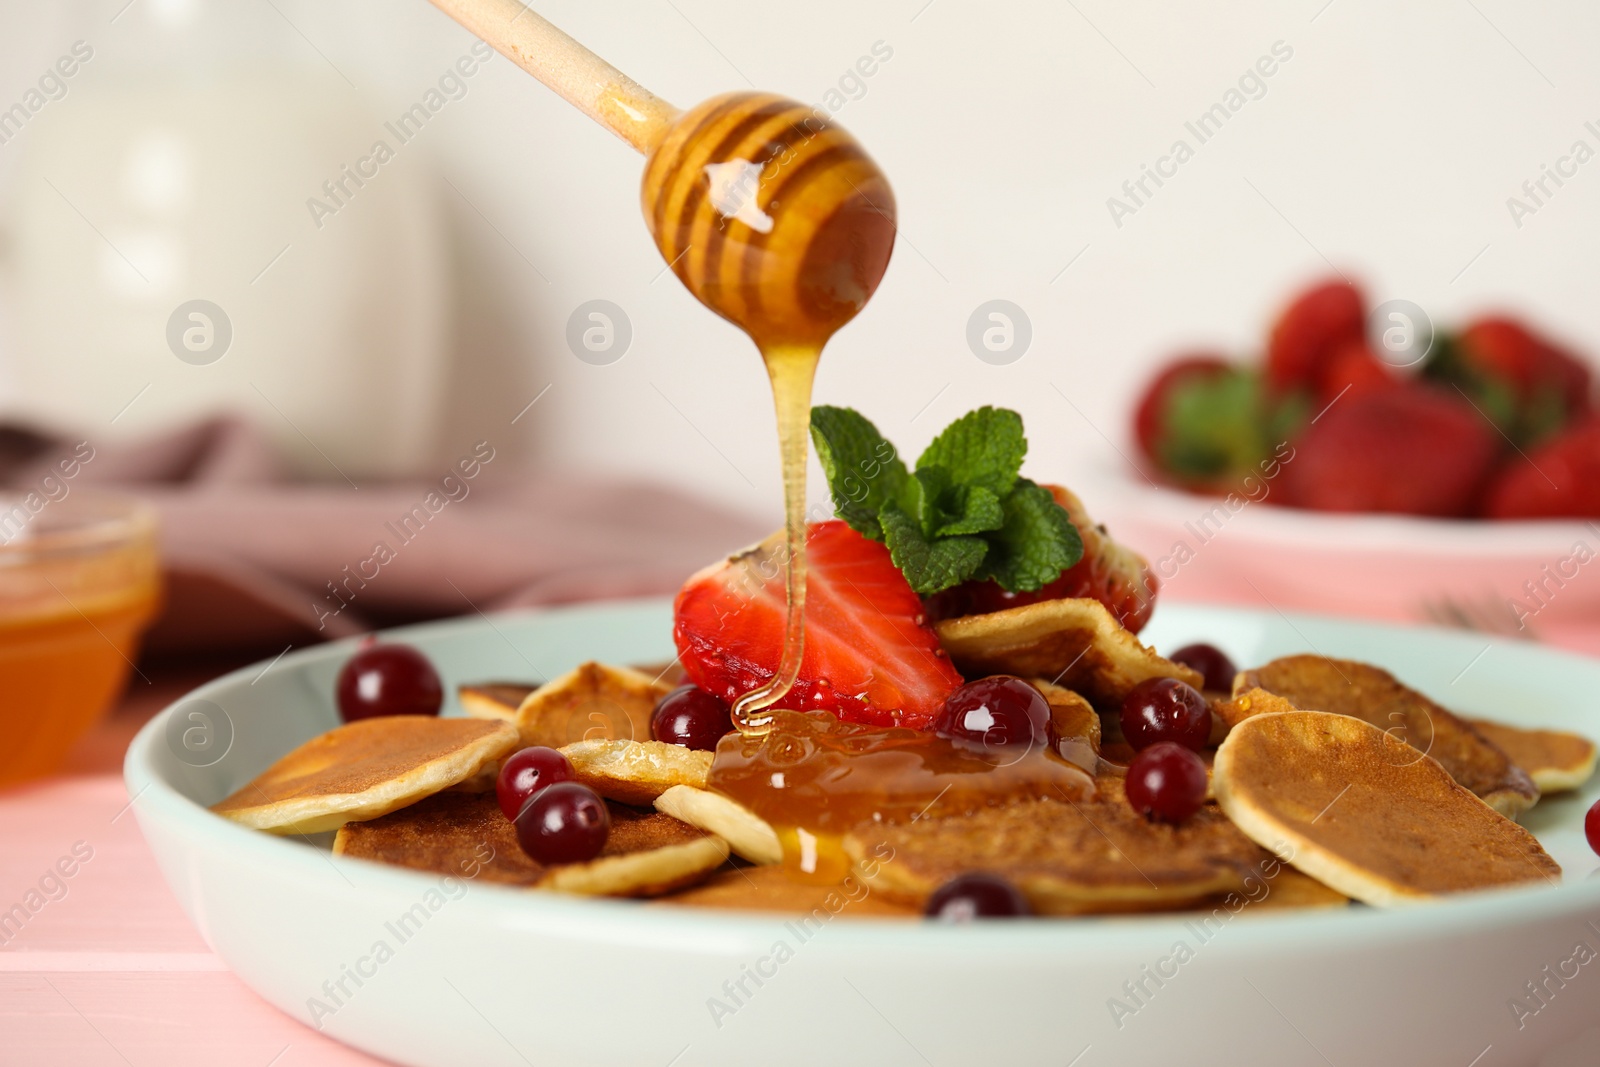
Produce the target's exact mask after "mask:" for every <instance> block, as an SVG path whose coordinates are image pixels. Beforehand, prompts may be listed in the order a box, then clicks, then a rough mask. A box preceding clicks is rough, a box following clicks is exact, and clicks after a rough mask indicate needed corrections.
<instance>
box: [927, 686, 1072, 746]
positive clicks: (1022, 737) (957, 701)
mask: <svg viewBox="0 0 1600 1067" xmlns="http://www.w3.org/2000/svg"><path fill="white" fill-rule="evenodd" d="M933 729H934V732H935V733H937V734H938V735H939V736H940V737H948V738H952V739H955V740H961V741H976V742H979V743H981V744H983V745H986V746H988V745H1026V744H1033V743H1037V744H1040V745H1043V744H1046V743H1047V741H1048V738H1049V735H1050V702H1049V701H1048V700H1046V699H1045V698H1044V694H1043V693H1041V692H1039V691H1038V690H1037V689H1035V688H1034V687H1033V686H1031V685H1029V684H1028V683H1027V682H1025V681H1023V680H1022V679H1021V678H1013V677H1011V676H1009V675H1004V674H997V675H995V676H994V677H992V678H979V679H978V680H977V681H975V682H968V683H967V684H966V685H964V686H962V687H961V688H960V689H957V690H956V691H955V692H954V693H951V694H950V695H949V696H948V697H946V698H945V701H944V707H943V708H942V709H941V710H940V712H939V715H938V717H937V718H935V719H934V722H933Z"/></svg>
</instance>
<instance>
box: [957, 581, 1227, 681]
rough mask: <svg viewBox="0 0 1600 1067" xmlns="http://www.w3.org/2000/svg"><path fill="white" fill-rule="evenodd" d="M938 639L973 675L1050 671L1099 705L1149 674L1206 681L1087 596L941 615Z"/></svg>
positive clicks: (1026, 675)
mask: <svg viewBox="0 0 1600 1067" xmlns="http://www.w3.org/2000/svg"><path fill="white" fill-rule="evenodd" d="M934 629H935V630H936V631H937V632H938V635H939V643H940V644H941V645H943V646H944V650H945V651H946V652H948V653H949V654H950V659H951V660H952V661H953V662H954V663H955V665H956V669H958V670H959V671H961V673H962V674H964V675H966V676H967V677H968V678H976V677H981V676H983V675H986V674H1016V675H1021V676H1022V677H1024V678H1044V679H1047V680H1049V681H1051V682H1052V683H1054V684H1056V685H1062V686H1066V687H1067V688H1068V689H1073V690H1076V691H1077V692H1078V693H1081V694H1082V695H1083V696H1085V697H1087V698H1088V699H1089V701H1090V702H1091V703H1093V704H1094V705H1095V706H1096V707H1114V706H1117V705H1119V704H1121V703H1122V698H1123V697H1125V696H1127V695H1128V690H1130V689H1132V688H1133V687H1134V686H1135V685H1138V684H1139V683H1140V682H1142V681H1144V680H1145V679H1147V678H1179V679H1182V680H1183V681H1185V682H1187V683H1189V684H1190V685H1192V686H1194V687H1195V688H1196V689H1198V688H1200V685H1201V683H1202V681H1203V679H1202V678H1201V676H1200V674H1199V672H1198V671H1195V670H1193V669H1192V668H1189V667H1185V666H1184V665H1183V664H1181V663H1173V662H1172V661H1171V660H1168V659H1163V658H1162V657H1160V656H1158V655H1156V653H1155V651H1154V650H1153V649H1149V648H1146V647H1145V646H1144V645H1142V644H1140V643H1139V639H1138V638H1137V637H1135V636H1134V635H1133V634H1132V633H1130V632H1129V631H1128V630H1126V629H1124V628H1123V626H1122V624H1121V623H1119V622H1117V620H1116V619H1115V618H1114V617H1113V616H1112V614H1111V612H1109V611H1107V610H1106V608H1105V605H1104V604H1101V603H1100V602H1099V601H1098V600H1090V599H1087V598H1076V599H1064V600H1042V601H1040V602H1039V603H1037V604H1026V605H1024V606H1022V607H1019V608H1007V609H1005V610H1004V611H996V612H991V613H989V614H987V615H963V616H960V617H959V618H954V619H945V620H944V621H943V622H940V623H937V624H936V625H935V627H934Z"/></svg>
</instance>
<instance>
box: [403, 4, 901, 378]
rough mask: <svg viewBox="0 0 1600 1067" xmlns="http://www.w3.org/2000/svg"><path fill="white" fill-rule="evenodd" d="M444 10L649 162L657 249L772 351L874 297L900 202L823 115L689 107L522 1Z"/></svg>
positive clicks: (738, 101)
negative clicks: (641, 80) (656, 90)
mask: <svg viewBox="0 0 1600 1067" xmlns="http://www.w3.org/2000/svg"><path fill="white" fill-rule="evenodd" d="M433 3H434V4H435V6H437V7H438V8H440V9H441V10H443V11H444V12H445V13H446V14H448V15H450V16H451V17H452V18H454V19H455V20H456V21H458V22H460V23H461V24H462V25H463V26H465V27H466V28H467V29H469V30H471V31H472V32H473V33H475V34H477V35H478V36H479V37H481V38H483V39H484V40H485V41H487V42H488V43H489V44H490V45H491V46H493V47H494V48H495V50H496V51H498V52H500V53H501V54H502V55H504V56H505V57H506V58H508V59H510V60H511V61H512V62H513V63H515V64H517V65H518V66H519V67H521V68H522V69H523V70H526V71H527V72H528V73H530V74H532V75H533V76H534V77H536V78H538V79H539V80H540V81H542V82H544V84H545V85H547V86H549V87H550V88H552V89H554V90H555V91H556V92H557V93H559V94H560V95H561V96H562V97H564V98H565V99H566V100H567V101H568V102H570V103H572V104H574V105H575V106H577V107H578V109H579V110H581V111H583V112H584V113H585V114H587V115H589V116H590V117H591V118H593V119H594V120H595V121H597V122H599V123H600V124H601V125H602V126H604V127H606V128H607V129H609V130H610V131H611V132H613V133H615V134H616V135H617V136H618V137H621V138H622V139H623V140H624V141H627V142H628V143H629V144H631V145H633V147H635V148H637V149H638V150H639V151H641V152H643V153H644V154H645V155H646V156H647V157H648V160H647V162H646V164H645V171H644V184H643V189H642V199H643V206H644V217H645V221H646V223H647V224H648V225H649V227H650V233H651V235H652V236H653V237H654V238H655V242H656V247H657V248H659V249H660V250H661V254H662V256H663V257H664V258H665V259H666V261H667V262H668V263H669V264H671V265H672V270H673V272H674V273H675V274H677V276H678V278H679V279H680V280H682V282H683V284H684V285H685V286H687V287H688V289H689V291H690V292H691V293H693V294H694V295H695V297H696V298H697V299H699V300H700V301H701V303H703V304H705V305H706V306H707V307H709V308H711V309H712V310H713V311H715V312H717V314H719V315H722V316H723V317H724V318H727V319H729V320H730V321H732V322H733V323H734V324H735V325H737V326H739V327H741V328H742V329H743V330H744V331H745V332H746V333H748V334H750V335H751V337H752V338H754V339H755V341H756V343H757V344H758V345H760V346H761V347H762V348H763V350H766V349H767V348H769V347H772V346H794V345H800V346H806V347H812V346H816V347H820V346H821V344H822V343H823V342H825V341H826V340H827V339H828V338H829V337H830V336H831V335H832V334H833V332H834V331H835V330H837V329H838V328H839V327H840V326H843V325H844V324H845V323H846V322H849V321H850V319H851V318H853V317H854V316H855V314H856V312H858V311H860V310H861V308H862V306H863V305H865V304H866V302H867V299H868V298H869V297H871V296H872V294H873V292H874V291H875V290H876V289H877V287H878V282H879V280H880V279H881V278H882V277H883V272H884V270H885V268H887V267H888V265H889V254H890V251H891V250H892V248H893V246H894V233H895V203H894V193H893V192H892V191H891V190H890V188H889V182H888V180H887V179H886V178H885V177H884V175H883V172H882V171H881V170H879V169H878V166H877V164H875V163H874V162H873V161H872V158H871V157H870V156H868V155H867V153H866V151H865V150H864V149H863V148H862V147H861V145H860V144H859V143H858V142H857V141H856V140H855V138H853V137H851V136H850V135H849V134H848V133H846V132H845V131H844V130H843V129H841V128H840V127H839V126H838V125H836V124H835V123H834V122H832V121H831V120H830V119H829V118H828V117H827V116H826V115H825V114H823V113H821V112H820V111H818V110H816V109H814V108H811V107H809V106H807V105H805V104H800V103H796V102H794V101H792V100H786V99H784V98H782V97H779V96H774V95H772V94H770V93H729V94H726V95H724V96H717V97H713V98H712V99H710V100H707V101H706V102H705V103H703V104H701V105H699V106H698V107H695V108H693V109H691V110H689V111H687V112H683V111H679V110H678V109H677V108H675V107H673V106H672V105H671V104H669V103H667V102H666V101H665V100H662V99H661V98H660V97H658V96H656V95H655V94H654V93H651V92H650V91H649V90H648V89H645V88H644V87H643V86H641V85H640V84H639V83H638V82H635V81H634V80H633V79H632V78H629V77H628V76H627V75H626V74H623V73H622V72H621V71H619V70H617V69H616V68H615V67H613V66H612V65H611V64H609V63H607V62H606V61H605V60H603V59H601V58H600V57H599V56H597V55H595V54H594V53H593V52H591V51H589V50H588V49H587V48H585V47H583V46H582V45H581V44H579V43H578V42H577V41H575V40H573V39H572V38H571V37H569V36H568V35H567V34H565V33H563V32H562V31H561V30H560V29H558V28H556V27H555V26H553V25H552V24H551V23H549V22H547V21H546V20H545V19H543V18H541V17H540V16H539V15H538V14H536V13H535V12H533V11H532V10H531V9H529V8H528V7H526V6H525V5H524V4H523V3H521V2H520V0H433Z"/></svg>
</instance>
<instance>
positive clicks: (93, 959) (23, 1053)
mask: <svg viewBox="0 0 1600 1067" xmlns="http://www.w3.org/2000/svg"><path fill="white" fill-rule="evenodd" d="M231 666H233V665H232V664H216V665H210V666H209V667H207V668H202V669H198V670H196V669H189V670H184V671H178V672H167V673H165V674H157V673H153V672H150V671H148V670H147V673H151V676H152V679H153V682H154V684H153V685H151V686H149V687H146V686H144V685H143V684H137V689H138V690H139V691H136V692H132V693H130V694H129V697H128V700H127V701H126V702H125V703H124V705H123V706H122V707H121V708H119V709H118V710H117V712H115V713H114V714H113V715H111V716H110V717H109V718H108V719H107V721H106V722H105V723H103V724H102V725H101V727H100V728H99V729H97V730H96V731H95V733H93V734H92V735H91V736H89V737H88V738H85V740H84V743H83V744H81V745H80V746H79V747H78V750H77V752H75V753H74V755H73V757H72V760H71V762H70V763H69V766H68V772H69V774H68V775H66V776H63V777H59V778H54V779H51V780H49V781H45V782H41V783H39V784H36V785H32V786H27V787H24V788H21V789H15V790H11V791H9V792H5V793H0V1064H3V1065H4V1067H78V1065H83V1067H100V1065H101V1064H106V1065H114V1067H147V1065H148V1067H183V1065H189V1064H194V1065H202V1064H203V1065H205V1067H214V1065H218V1064H230V1065H238V1067H267V1065H269V1064H270V1065H271V1067H333V1065H338V1067H353V1065H357V1064H378V1063H382V1062H384V1061H381V1060H377V1059H374V1058H373V1057H371V1056H367V1055H364V1054H362V1053H359V1052H356V1051H354V1050H353V1049H349V1048H346V1047H345V1046H343V1045H340V1044H338V1043H337V1042H335V1041H331V1040H329V1039H328V1038H326V1037H323V1036H322V1035H320V1034H318V1033H317V1032H316V1031H315V1030H312V1029H310V1028H308V1027H306V1026H304V1025H302V1024H301V1023H299V1022H296V1021H295V1020H293V1019H290V1018H289V1017H288V1016H286V1015H284V1014H282V1013H281V1012H279V1011H278V1010H277V1009H276V1008H273V1007H272V1006H270V1005H269V1004H267V1003H266V1002H265V1001H263V1000H262V999H261V998H260V997H257V996H256V995H255V994H254V993H252V992H251V991H250V990H249V989H247V988H246V987H245V986H244V984H243V983H242V982H240V981H239V980H238V979H237V978H235V977H234V976H233V975H232V974H231V973H229V971H228V969H227V968H226V967H225V966H223V964H222V961H221V960H219V959H218V958H217V957H216V956H215V955H213V954H212V952H211V950H210V949H208V948H207V947H206V944H205V942H204V941H202V940H201V939H200V935H199V934H197V933H196V932H195V929H194V927H193V926H191V925H190V923H189V919H188V917H187V916H186V915H184V913H183V911H182V910H181V909H180V908H179V907H178V903H177V901H176V900H175V899H174V898H173V896H172V893H171V891H170V890H168V889H167V885H166V882H165V881H163V880H162V877H161V873H160V872H159V871H158V870H157V869H156V865H155V860H154V859H153V858H152V857H151V855H150V852H149V850H148V849H147V848H146V847H145V843H144V838H143V837H141V836H140V834H139V827H138V824H137V822H136V821H135V819H134V817H133V814H132V812H130V811H129V810H128V793H127V790H125V789H124V788H123V786H122V775H121V762H122V751H123V749H125V748H126V747H127V744H128V741H129V739H130V738H132V736H133V734H134V733H135V732H136V731H137V730H138V728H139V727H140V726H141V725H142V724H143V723H144V722H145V720H146V719H148V718H149V716H150V715H152V714H154V712H156V711H157V710H159V709H160V708H161V707H162V706H164V705H165V704H166V703H168V702H169V701H171V700H172V699H174V698H176V697H177V696H180V695H181V694H182V693H183V692H185V691H187V690H188V689H190V688H192V687H193V686H195V685H197V684H199V683H200V682H201V681H203V680H204V679H205V678H206V677H208V676H210V675H215V674H218V673H221V671H222V670H223V669H226V668H227V667H231ZM74 849H76V853H74ZM83 855H88V857H89V858H88V859H87V860H84V861H83V862H81V863H80V862H77V860H76V859H75V856H83ZM58 863H61V866H60V867H58V866H57V864H58ZM63 870H70V871H71V872H72V874H71V876H70V877H62V876H61V871H63ZM30 893H37V894H38V896H35V897H30V896H29V894H30ZM13 905H23V907H24V910H25V911H26V910H28V907H29V905H32V907H33V910H32V914H31V915H29V916H28V918H27V920H26V922H22V923H19V922H18V920H17V918H16V917H15V916H16V913H15V912H12V907H13ZM8 912H10V913H11V915H12V918H11V919H10V920H9V921H8V920H7V918H6V915H7V913H8Z"/></svg>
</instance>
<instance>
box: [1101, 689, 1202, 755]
mask: <svg viewBox="0 0 1600 1067" xmlns="http://www.w3.org/2000/svg"><path fill="white" fill-rule="evenodd" d="M1122 736H1123V737H1125V738H1127V739H1128V744H1130V745H1132V746H1133V747H1134V748H1135V749H1142V748H1149V747H1150V746H1151V745H1154V744H1156V743H1158V742H1161V741H1176V742H1177V743H1178V744H1180V745H1184V746H1186V747H1188V748H1192V749H1194V750H1196V751H1199V750H1200V749H1202V748H1205V747H1206V742H1207V741H1209V740H1211V708H1210V706H1209V705H1207V704H1206V698H1205V697H1203V696H1201V695H1200V691H1199V690H1197V689H1196V688H1195V687H1194V686H1192V685H1186V684H1184V683H1183V682H1180V681H1178V680H1177V679H1176V678H1147V679H1145V680H1144V681H1142V682H1140V683H1139V684H1138V685H1136V686H1134V687H1133V688H1132V689H1131V690H1129V692H1128V695H1127V696H1126V697H1124V698H1123V701H1122Z"/></svg>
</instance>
